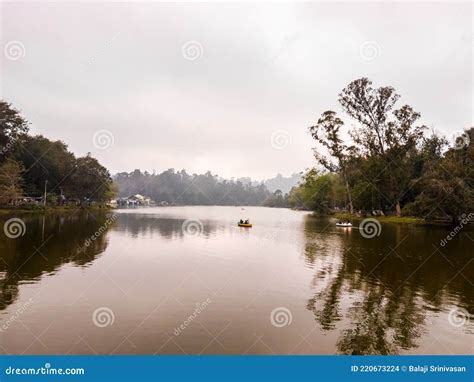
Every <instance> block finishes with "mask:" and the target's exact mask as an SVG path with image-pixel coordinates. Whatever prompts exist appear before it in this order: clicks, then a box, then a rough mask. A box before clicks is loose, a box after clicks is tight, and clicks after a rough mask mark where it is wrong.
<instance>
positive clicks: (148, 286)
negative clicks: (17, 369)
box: [0, 207, 474, 354]
mask: <svg viewBox="0 0 474 382" xmlns="http://www.w3.org/2000/svg"><path fill="white" fill-rule="evenodd" d="M247 217H248V218H250V219H251V222H252V223H253V228H250V229H249V228H240V227H238V226H237V225H236V222H237V220H238V219H240V218H247ZM11 218H21V221H20V222H18V221H16V223H18V224H19V225H18V226H17V228H19V230H20V231H19V233H20V234H23V236H21V235H20V236H19V237H17V238H14V236H18V235H19V234H18V231H15V232H13V229H11V230H10V231H8V230H7V229H6V227H7V222H8V224H10V225H11V224H12V223H14V221H11V220H10V219H11ZM354 223H355V224H354V225H355V227H354V228H352V229H346V228H337V227H336V226H335V220H334V219H329V218H318V217H313V216H311V215H310V214H309V213H307V212H301V211H291V210H288V209H271V208H263V207H246V208H245V209H241V207H163V208H147V209H128V210H116V211H113V212H109V213H105V212H104V213H88V212H76V213H71V214H69V215H66V214H60V215H59V214H58V215H55V214H48V215H46V216H42V215H36V214H35V215H33V214H30V215H22V216H15V217H12V216H2V217H0V228H2V227H3V228H5V229H4V230H1V231H0V287H1V289H0V351H1V352H2V353H3V354H472V352H473V345H474V321H473V313H474V287H473V286H474V285H473V283H474V280H473V279H474V277H473V275H474V262H473V253H474V251H473V248H474V246H473V240H474V232H473V231H472V229H470V230H468V229H463V230H462V231H461V232H460V233H458V234H457V235H456V236H455V237H454V238H453V239H452V240H450V241H449V242H447V244H446V245H445V246H441V245H440V242H441V240H442V239H443V238H445V237H446V236H447V235H448V234H449V230H447V229H446V228H429V227H422V226H411V225H396V224H382V225H381V229H380V232H377V233H379V235H378V236H375V237H373V238H366V237H363V235H361V232H360V230H359V229H357V228H356V227H357V226H358V223H359V222H354ZM22 224H24V226H22ZM10 228H12V227H11V226H10ZM5 231H6V232H5ZM6 233H8V236H10V237H8V236H7V235H6Z"/></svg>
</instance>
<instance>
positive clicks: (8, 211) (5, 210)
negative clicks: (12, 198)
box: [0, 206, 114, 216]
mask: <svg viewBox="0 0 474 382" xmlns="http://www.w3.org/2000/svg"><path fill="white" fill-rule="evenodd" d="M113 209H114V208H113V207H107V206H105V207H99V206H92V207H84V206H82V207H80V206H77V207H76V206H74V207H64V206H55V207H45V208H43V207H39V208H21V207H19V208H11V207H0V216H2V215H13V214H16V213H20V214H48V213H67V212H77V211H104V212H108V211H111V210H113Z"/></svg>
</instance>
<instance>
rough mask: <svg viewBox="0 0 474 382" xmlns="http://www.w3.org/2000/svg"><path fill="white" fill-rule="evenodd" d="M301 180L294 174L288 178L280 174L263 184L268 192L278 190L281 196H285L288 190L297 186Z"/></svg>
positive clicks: (298, 175)
mask: <svg viewBox="0 0 474 382" xmlns="http://www.w3.org/2000/svg"><path fill="white" fill-rule="evenodd" d="M300 180H301V175H300V174H298V173H295V174H293V175H291V176H289V177H288V178H286V177H284V176H283V175H281V174H278V175H277V176H276V177H274V178H271V179H267V180H266V181H265V182H264V184H265V186H266V187H267V189H268V191H270V192H272V193H273V192H275V191H276V190H280V191H281V192H282V193H283V194H287V193H288V192H290V190H291V189H292V188H293V187H294V186H296V185H297V184H298V182H299V181H300Z"/></svg>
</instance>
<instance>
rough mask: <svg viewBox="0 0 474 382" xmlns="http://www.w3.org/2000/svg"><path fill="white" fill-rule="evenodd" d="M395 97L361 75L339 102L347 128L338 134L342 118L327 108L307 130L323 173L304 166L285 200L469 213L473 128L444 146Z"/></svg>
mask: <svg viewBox="0 0 474 382" xmlns="http://www.w3.org/2000/svg"><path fill="white" fill-rule="evenodd" d="M399 98H400V96H399V95H398V94H396V92H395V89H393V88H392V87H380V88H373V87H372V83H371V82H370V81H369V80H368V79H366V78H362V79H359V80H355V81H353V82H351V83H350V84H349V85H348V86H347V87H346V88H345V89H343V90H342V92H341V93H340V95H339V103H340V104H341V106H342V108H343V110H344V111H345V112H346V113H347V114H348V116H349V117H350V118H351V121H350V122H351V126H352V127H351V128H350V129H348V130H346V131H344V127H345V124H344V122H343V121H342V119H341V118H339V117H338V116H337V115H336V113H335V112H333V111H326V112H324V113H323V114H322V116H321V118H319V120H318V122H317V124H316V125H315V126H312V127H310V128H309V131H310V133H311V135H312V137H313V138H314V139H315V141H316V142H318V143H319V144H320V146H321V147H318V148H316V149H315V150H314V151H315V157H316V160H317V161H318V163H319V164H320V165H321V166H322V167H323V169H324V170H325V171H327V172H328V173H322V172H320V171H317V170H315V169H310V170H309V171H308V172H307V173H306V174H305V176H304V177H303V180H302V182H301V183H300V185H299V186H298V187H295V188H294V189H293V190H292V192H291V193H290V195H289V198H288V200H289V203H290V205H291V206H292V207H294V208H305V209H312V210H315V211H318V212H322V213H328V212H331V211H334V210H338V209H339V210H349V211H351V210H352V207H353V209H354V210H356V211H364V212H372V211H374V210H378V211H382V212H383V213H386V214H387V213H388V214H390V213H394V214H397V215H401V214H402V213H403V214H405V215H413V216H420V217H424V218H441V219H450V220H451V221H456V220H457V219H459V218H460V217H461V216H462V215H463V214H467V213H469V212H472V211H473V210H474V188H473V185H474V172H473V171H474V170H473V163H474V148H473V141H474V128H470V129H469V130H467V131H465V132H464V133H463V134H461V135H460V137H459V138H458V140H457V141H456V143H455V144H454V145H453V146H452V147H448V142H447V141H446V139H445V138H444V137H441V136H438V135H436V134H435V133H432V134H431V135H427V133H426V131H427V130H428V129H427V128H426V127H425V126H423V125H420V124H418V123H417V121H418V120H419V118H420V114H419V113H417V112H415V111H414V110H413V109H412V108H411V107H410V106H408V105H404V106H401V107H400V108H398V109H397V108H396V104H397V101H398V100H399ZM344 133H345V134H346V135H347V136H348V137H347V138H345V137H344V135H343V134H344ZM349 137H350V138H351V139H348V138H349ZM347 142H350V143H347ZM321 148H322V149H323V150H321Z"/></svg>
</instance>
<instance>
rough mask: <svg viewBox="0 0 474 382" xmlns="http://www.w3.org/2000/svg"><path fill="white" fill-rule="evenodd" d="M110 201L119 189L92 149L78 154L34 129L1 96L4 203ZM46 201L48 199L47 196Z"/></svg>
mask: <svg viewBox="0 0 474 382" xmlns="http://www.w3.org/2000/svg"><path fill="white" fill-rule="evenodd" d="M45 190H46V191H47V203H48V204H66V203H74V204H78V205H82V204H84V203H91V202H99V203H102V202H105V201H107V200H109V199H110V198H111V197H113V195H114V194H115V192H116V190H115V186H114V184H113V181H112V178H111V176H110V173H109V171H108V170H107V169H106V168H105V167H104V166H102V165H101V164H100V163H99V162H98V161H97V159H95V158H93V157H92V156H91V155H90V154H87V155H86V156H83V157H76V156H75V155H74V154H73V153H71V152H70V151H69V150H68V147H67V145H66V144H65V143H64V142H62V141H52V140H50V139H48V138H46V137H44V136H42V135H35V136H33V135H30V134H29V123H28V121H27V120H26V119H25V118H24V117H23V116H22V115H21V114H20V112H19V111H18V110H17V109H15V108H14V107H13V106H12V105H11V104H10V103H7V102H5V101H3V100H0V204H1V205H19V204H23V203H25V201H26V200H36V201H37V200H39V199H40V198H43V197H44V193H45ZM42 202H43V203H44V200H43V201H42Z"/></svg>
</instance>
